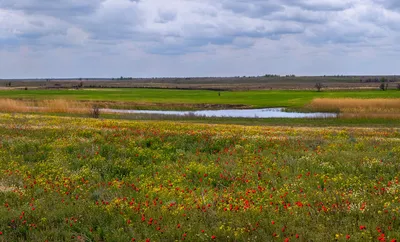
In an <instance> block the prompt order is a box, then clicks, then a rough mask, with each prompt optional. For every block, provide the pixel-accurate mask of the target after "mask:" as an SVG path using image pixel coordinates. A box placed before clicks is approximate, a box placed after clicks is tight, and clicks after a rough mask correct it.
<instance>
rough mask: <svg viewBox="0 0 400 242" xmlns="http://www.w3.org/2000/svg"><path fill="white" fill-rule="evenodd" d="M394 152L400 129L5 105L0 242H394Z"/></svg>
mask: <svg viewBox="0 0 400 242" xmlns="http://www.w3.org/2000/svg"><path fill="white" fill-rule="evenodd" d="M388 93H391V94H390V95H397V94H394V93H395V92H387V93H385V94H388ZM364 94H365V93H364ZM399 157H400V130H399V129H398V128H360V127H353V128H350V127H335V128H330V127H324V128H316V127H314V128H305V127H296V128H292V127H279V126H265V127H261V126H240V125H222V124H221V125H209V124H194V123H184V122H179V121H178V122H177V121H139V120H134V121H127V120H111V119H106V120H104V119H90V118H82V117H61V116H50V115H45V114H42V115H38V114H35V115H32V114H11V113H10V114H7V113H3V114H0V205H1V206H0V241H175V240H187V241H213V240H214V241H323V240H325V241H396V239H400V230H399V229H398V228H399V227H400V218H399V208H400V194H399V190H400V184H399V175H400V167H399V165H398V161H399Z"/></svg>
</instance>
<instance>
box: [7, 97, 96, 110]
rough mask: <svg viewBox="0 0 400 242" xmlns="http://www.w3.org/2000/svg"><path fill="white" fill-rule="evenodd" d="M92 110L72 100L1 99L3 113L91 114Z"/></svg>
mask: <svg viewBox="0 0 400 242" xmlns="http://www.w3.org/2000/svg"><path fill="white" fill-rule="evenodd" d="M90 110H91V107H90V105H89V104H87V103H83V102H78V101H72V100H63V99H54V100H38V101H30V100H14V99H0V111H1V112H43V113H89V112H90Z"/></svg>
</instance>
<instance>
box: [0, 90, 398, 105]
mask: <svg viewBox="0 0 400 242" xmlns="http://www.w3.org/2000/svg"><path fill="white" fill-rule="evenodd" d="M324 97H325V98H350V97H351V98H400V91H396V90H390V91H385V92H383V91H379V90H346V91H323V92H316V91H312V90H310V91H290V90H263V91H236V92H221V96H219V95H218V92H216V91H204V90H163V89H131V88H126V89H86V90H0V98H18V99H54V98H62V99H72V100H92V101H123V102H136V103H163V104H224V105H229V104H233V105H239V104H241V105H248V106H252V107H256V108H257V107H294V108H296V107H302V106H304V105H305V104H307V103H309V102H310V101H311V100H312V99H314V98H324ZM144 107H146V106H144ZM153 108H154V107H153ZM159 108H160V109H165V108H167V107H159Z"/></svg>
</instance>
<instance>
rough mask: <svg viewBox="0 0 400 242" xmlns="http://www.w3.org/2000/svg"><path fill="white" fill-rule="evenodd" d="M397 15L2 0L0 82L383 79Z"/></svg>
mask: <svg viewBox="0 0 400 242" xmlns="http://www.w3.org/2000/svg"><path fill="white" fill-rule="evenodd" d="M399 9H400V4H399V3H398V1H394V0H170V1H165V0H87V1H81V0H63V1H61V0H53V1H47V0H46V1H44V0H21V1H13V0H3V1H1V2H0V22H1V25H0V58H1V59H0V73H1V74H2V75H3V76H4V77H28V76H32V77H36V76H37V77H46V76H57V75H63V76H76V75H79V76H120V75H129V76H139V75H140V76H164V75H169V76H170V75H172V76H186V75H193V76H195V75H201V76H204V75H242V74H243V75H244V74H246V75H249V74H253V75H257V74H263V73H294V72H296V73H297V74H301V73H303V74H320V73H321V72H324V73H326V74H336V73H338V74H340V70H343V72H346V73H348V72H352V73H363V72H376V73H382V72H384V71H390V70H391V69H390V68H391V67H394V65H393V61H395V62H394V63H395V64H396V63H397V62H398V61H397V62H396V58H395V57H399V48H398V47H397V46H398V45H397V43H398V41H399V38H400V27H399V24H398V23H399V22H400V11H399ZM22 49H25V50H29V52H30V53H31V54H29V55H27V54H26V51H25V52H24V51H21V50H22ZM23 53H25V54H23ZM37 57H40V58H37ZM99 57H101V58H99ZM5 58H8V60H12V61H6V59H5ZM48 59H52V60H53V61H51V62H49V61H48ZM360 59H362V61H360ZM375 59H376V60H378V59H379V61H374V60H375ZM397 59H398V58H397ZM382 60H383V61H382ZM30 61H31V62H32V63H33V64H32V65H28V64H24V65H21V67H20V68H25V69H24V70H22V71H21V70H19V67H18V65H15V63H16V62H21V63H29V62H30ZM354 61H358V64H354V63H353V62H354ZM389 61H390V62H389ZM34 62H35V63H34ZM70 62H71V63H70ZM58 63H59V64H58ZM77 63H79V64H77ZM371 63H375V64H374V65H372V64H371ZM397 64H398V63H397ZM12 65H13V66H12ZM48 65H50V66H52V68H47V66H48ZM61 65H62V66H61ZM27 66H34V67H35V68H28V67H27ZM349 67H352V68H353V69H349ZM396 70H397V69H394V68H393V71H396ZM0 78H1V77H0Z"/></svg>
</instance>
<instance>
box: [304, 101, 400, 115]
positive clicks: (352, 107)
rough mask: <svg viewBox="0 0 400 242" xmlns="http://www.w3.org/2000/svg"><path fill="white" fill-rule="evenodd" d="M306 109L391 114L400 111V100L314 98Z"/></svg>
mask: <svg viewBox="0 0 400 242" xmlns="http://www.w3.org/2000/svg"><path fill="white" fill-rule="evenodd" d="M307 107H308V108H309V109H311V110H315V111H341V112H342V111H346V110H347V111H349V112H370V111H381V112H393V111H400V99H384V98H376V99H356V98H316V99H314V100H313V101H312V102H311V103H310V104H308V105H307Z"/></svg>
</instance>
